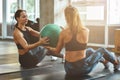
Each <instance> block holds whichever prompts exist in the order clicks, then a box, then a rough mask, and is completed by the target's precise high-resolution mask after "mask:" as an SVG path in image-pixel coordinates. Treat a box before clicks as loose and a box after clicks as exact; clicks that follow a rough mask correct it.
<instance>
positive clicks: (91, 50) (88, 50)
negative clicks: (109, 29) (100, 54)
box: [86, 48, 95, 53]
mask: <svg viewBox="0 0 120 80" xmlns="http://www.w3.org/2000/svg"><path fill="white" fill-rule="evenodd" d="M86 52H88V53H93V52H95V50H94V49H93V48H87V50H86Z"/></svg>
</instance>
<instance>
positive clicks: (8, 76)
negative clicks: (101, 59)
mask: <svg viewBox="0 0 120 80" xmlns="http://www.w3.org/2000/svg"><path fill="white" fill-rule="evenodd" d="M0 51H1V52H0V80H113V79H114V80H120V77H119V76H120V72H116V73H114V72H113V66H112V64H111V63H110V64H111V66H110V68H109V70H104V66H103V65H102V64H101V63H99V64H98V65H97V66H96V68H95V69H94V70H93V71H92V72H91V73H90V74H88V75H86V76H84V77H77V78H73V79H72V78H71V77H67V78H65V77H66V76H65V71H64V63H63V62H62V59H60V58H58V59H57V60H56V61H51V56H46V57H45V58H44V59H43V61H42V62H41V63H40V64H39V67H37V68H33V69H21V68H20V66H19V63H18V54H17V48H16V46H15V44H14V42H13V41H3V40H0Z"/></svg>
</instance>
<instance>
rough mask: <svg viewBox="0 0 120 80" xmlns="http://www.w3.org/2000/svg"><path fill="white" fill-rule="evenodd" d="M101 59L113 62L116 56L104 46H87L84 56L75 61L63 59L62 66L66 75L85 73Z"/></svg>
mask: <svg viewBox="0 0 120 80" xmlns="http://www.w3.org/2000/svg"><path fill="white" fill-rule="evenodd" d="M103 59H106V60H107V61H109V62H111V63H114V62H115V60H116V57H115V56H113V54H111V52H109V51H108V50H107V49H105V48H99V49H97V50H94V49H92V48H88V49H87V50H86V58H84V59H82V60H79V61H76V62H68V61H65V65H64V68H65V71H66V74H67V75H86V74H88V73H90V72H91V71H92V70H93V68H94V67H95V66H96V65H97V64H98V62H100V61H101V60H103Z"/></svg>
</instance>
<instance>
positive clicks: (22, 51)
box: [18, 49, 28, 55]
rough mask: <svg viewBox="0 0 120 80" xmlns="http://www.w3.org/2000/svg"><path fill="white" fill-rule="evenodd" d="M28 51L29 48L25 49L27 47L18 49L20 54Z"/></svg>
mask: <svg viewBox="0 0 120 80" xmlns="http://www.w3.org/2000/svg"><path fill="white" fill-rule="evenodd" d="M27 52H28V50H25V49H18V53H19V55H24V54H26V53H27Z"/></svg>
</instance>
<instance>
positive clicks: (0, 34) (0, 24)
mask: <svg viewBox="0 0 120 80" xmlns="http://www.w3.org/2000/svg"><path fill="white" fill-rule="evenodd" d="M2 16H3V15H2V0H0V36H2Z"/></svg>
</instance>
